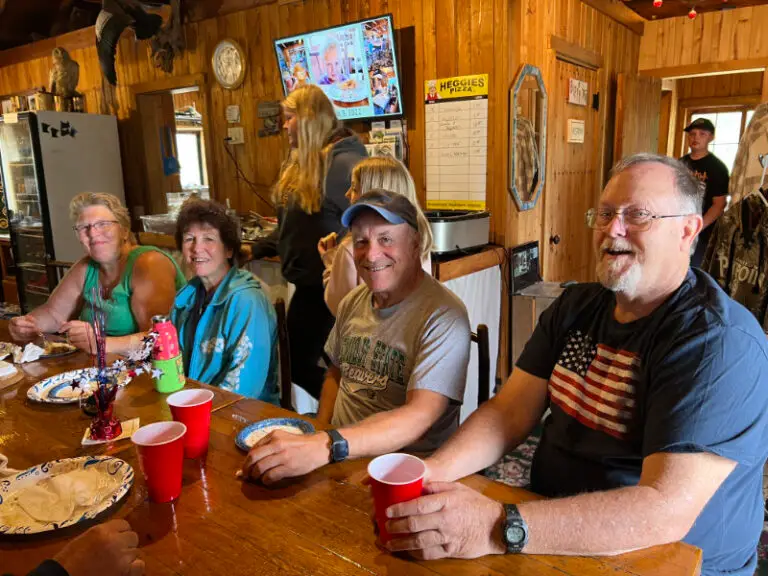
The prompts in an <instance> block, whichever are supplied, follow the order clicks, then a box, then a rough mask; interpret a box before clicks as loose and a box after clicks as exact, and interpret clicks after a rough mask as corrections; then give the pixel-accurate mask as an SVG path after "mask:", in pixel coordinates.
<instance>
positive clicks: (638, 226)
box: [585, 208, 693, 232]
mask: <svg viewBox="0 0 768 576" xmlns="http://www.w3.org/2000/svg"><path fill="white" fill-rule="evenodd" d="M585 216H586V218H585V221H586V223H587V226H589V227H590V228H592V229H593V230H605V229H606V228H608V227H609V226H610V225H611V222H613V219H614V218H616V217H617V216H618V217H619V219H620V220H621V223H622V224H623V225H624V227H625V228H626V229H627V230H632V231H636V232H645V231H646V230H648V229H649V228H650V227H651V224H653V221H654V220H660V219H662V218H682V217H683V216H693V214H654V213H653V212H651V211H650V210H646V209H645V208H628V209H626V210H614V209H613V208H590V209H589V210H587V213H586V215H585Z"/></svg>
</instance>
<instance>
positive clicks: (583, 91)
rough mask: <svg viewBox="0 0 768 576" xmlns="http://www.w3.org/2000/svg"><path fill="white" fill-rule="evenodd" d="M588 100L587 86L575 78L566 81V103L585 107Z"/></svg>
mask: <svg viewBox="0 0 768 576" xmlns="http://www.w3.org/2000/svg"><path fill="white" fill-rule="evenodd" d="M588 98H589V84H587V83H586V82H584V81H582V80H576V78H569V79H568V103H569V104H576V105H577V106H586V105H587V99H588Z"/></svg>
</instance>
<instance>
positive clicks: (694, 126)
mask: <svg viewBox="0 0 768 576" xmlns="http://www.w3.org/2000/svg"><path fill="white" fill-rule="evenodd" d="M685 132H686V133H687V134H688V146H689V147H690V149H691V152H690V153H689V154H686V155H685V156H683V157H682V158H681V159H680V160H682V162H683V163H684V164H685V165H686V166H688V169H689V170H690V171H691V172H692V173H693V175H694V176H696V178H698V179H699V181H700V182H702V183H703V184H704V186H705V192H704V206H703V212H702V215H703V217H704V227H703V228H702V229H701V233H700V234H699V239H698V243H697V244H696V250H695V252H694V254H693V256H692V257H691V266H701V261H702V260H703V259H704V253H705V252H706V251H707V244H709V238H710V236H711V235H712V231H713V230H714V226H713V224H714V223H715V221H716V220H717V219H718V218H719V217H720V215H721V214H722V213H723V212H724V211H725V205H726V202H727V198H728V168H727V167H726V165H725V164H723V162H722V161H721V160H720V159H719V158H718V157H717V156H715V155H714V154H712V153H711V152H710V151H709V144H710V143H711V142H712V141H713V140H714V139H715V125H714V124H712V122H710V121H709V120H707V119H706V118H697V119H696V120H694V121H693V122H691V123H690V124H689V125H688V127H687V128H686V129H685Z"/></svg>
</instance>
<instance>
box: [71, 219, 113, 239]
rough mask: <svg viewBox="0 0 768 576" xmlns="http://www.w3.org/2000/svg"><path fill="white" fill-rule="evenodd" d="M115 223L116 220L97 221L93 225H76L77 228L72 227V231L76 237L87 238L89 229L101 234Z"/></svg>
mask: <svg viewBox="0 0 768 576" xmlns="http://www.w3.org/2000/svg"><path fill="white" fill-rule="evenodd" d="M117 223H118V222H117V220H99V221H98V222H94V223H93V224H78V225H77V226H72V230H74V231H75V234H77V235H78V236H87V235H88V230H89V229H91V228H92V229H93V231H94V232H98V233H101V232H106V231H107V230H109V229H110V228H111V227H112V225H114V224H117Z"/></svg>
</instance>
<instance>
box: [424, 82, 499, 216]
mask: <svg viewBox="0 0 768 576" xmlns="http://www.w3.org/2000/svg"><path fill="white" fill-rule="evenodd" d="M424 94H425V98H424V99H425V106H426V112H425V114H426V131H425V132H426V140H427V142H426V143H427V209H428V210H485V178H486V172H487V169H488V168H487V162H488V74H474V75H472V76H457V77H455V78H442V79H440V80H428V81H427V82H426V83H425V89H424Z"/></svg>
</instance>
